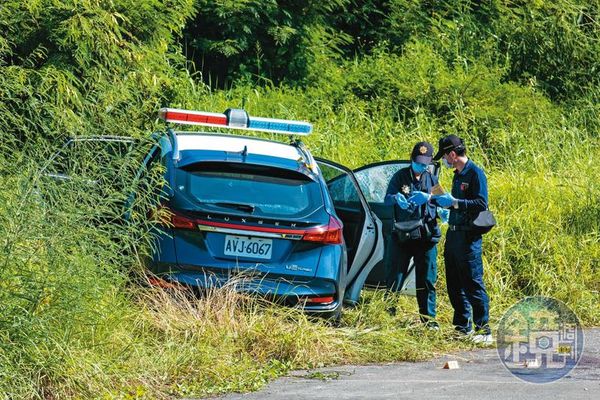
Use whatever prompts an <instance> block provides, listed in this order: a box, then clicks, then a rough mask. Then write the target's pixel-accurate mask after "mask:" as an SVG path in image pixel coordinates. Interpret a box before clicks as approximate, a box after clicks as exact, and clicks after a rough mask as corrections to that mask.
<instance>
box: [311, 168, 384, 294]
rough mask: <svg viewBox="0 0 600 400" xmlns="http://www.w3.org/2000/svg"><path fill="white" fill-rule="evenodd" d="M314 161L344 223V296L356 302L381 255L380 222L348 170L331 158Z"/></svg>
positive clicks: (382, 245) (382, 248) (382, 250)
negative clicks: (345, 266) (346, 255)
mask: <svg viewBox="0 0 600 400" xmlns="http://www.w3.org/2000/svg"><path fill="white" fill-rule="evenodd" d="M316 161H317V163H318V164H319V167H320V169H321V172H322V173H323V177H324V179H325V181H326V182H327V188H328V190H329V194H330V196H331V199H332V200H333V206H334V208H335V212H336V214H337V216H338V217H339V218H340V219H341V221H342V222H343V224H344V241H345V242H346V248H347V252H348V266H347V271H346V274H345V278H344V282H343V284H344V285H345V287H346V293H345V296H344V300H345V301H346V302H348V303H357V302H358V300H359V298H360V291H361V290H362V288H363V286H364V284H365V281H366V279H367V277H368V276H369V274H370V272H371V270H372V269H373V267H374V266H375V265H377V264H378V263H379V262H381V260H382V259H383V254H384V244H383V235H382V224H381V221H380V220H379V218H378V217H377V216H376V215H375V214H374V213H373V212H372V211H371V209H370V208H369V204H368V203H367V201H366V199H365V197H364V196H363V194H362V193H361V190H360V186H359V185H358V182H357V180H356V178H355V177H354V174H353V173H352V171H351V170H349V169H348V168H346V167H344V166H342V165H340V164H336V163H334V162H332V161H328V160H324V159H320V158H318V159H316Z"/></svg>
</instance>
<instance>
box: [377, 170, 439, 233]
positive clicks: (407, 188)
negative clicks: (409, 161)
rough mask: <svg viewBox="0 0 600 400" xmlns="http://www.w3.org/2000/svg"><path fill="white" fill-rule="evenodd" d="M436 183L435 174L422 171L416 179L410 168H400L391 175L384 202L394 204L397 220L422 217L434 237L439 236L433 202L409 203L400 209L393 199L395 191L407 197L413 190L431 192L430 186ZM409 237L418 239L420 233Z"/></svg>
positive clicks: (435, 209) (435, 208) (435, 207)
mask: <svg viewBox="0 0 600 400" xmlns="http://www.w3.org/2000/svg"><path fill="white" fill-rule="evenodd" d="M437 183H438V178H437V176H434V175H432V174H430V173H429V171H426V172H424V173H423V174H422V175H421V179H417V178H416V176H415V174H414V172H413V170H412V168H411V167H406V168H402V169H401V170H399V171H398V172H396V173H395V174H394V176H392V179H391V180H390V183H389V184H388V188H387V191H386V196H385V204H388V205H392V204H394V214H395V218H396V220H397V221H411V220H417V219H422V220H423V222H424V223H426V224H429V227H430V228H431V230H432V233H433V236H434V237H439V235H440V233H439V228H438V227H437V222H436V217H437V206H436V205H435V204H434V203H433V202H427V203H425V204H423V205H422V206H416V205H414V204H411V205H410V206H409V207H408V209H406V210H402V209H401V208H400V207H399V206H398V205H397V204H396V201H395V200H394V197H393V196H394V195H395V194H396V193H401V194H403V195H404V197H406V198H407V199H408V198H409V197H410V193H411V192H413V191H417V190H418V191H422V192H426V193H431V188H432V187H433V186H435V185H437ZM411 237H412V238H414V239H419V238H420V234H419V233H416V232H415V234H414V235H413V234H411Z"/></svg>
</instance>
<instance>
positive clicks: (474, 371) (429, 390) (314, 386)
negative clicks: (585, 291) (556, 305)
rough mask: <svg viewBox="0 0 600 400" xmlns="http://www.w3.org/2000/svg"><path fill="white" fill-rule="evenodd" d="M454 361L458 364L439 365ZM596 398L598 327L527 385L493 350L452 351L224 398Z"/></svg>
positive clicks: (293, 377) (292, 379) (302, 374)
mask: <svg viewBox="0 0 600 400" xmlns="http://www.w3.org/2000/svg"><path fill="white" fill-rule="evenodd" d="M449 360H456V361H458V363H459V366H460V368H459V369H454V370H448V369H443V368H442V367H443V365H444V364H445V362H446V361H449ZM460 397H471V398H477V399H502V400H505V399H511V400H512V399H536V398H537V399H539V400H541V399H549V398H552V399H600V328H594V329H588V330H586V331H585V345H584V351H583V355H582V357H581V360H580V362H579V364H578V365H577V367H576V368H575V369H574V370H573V371H571V372H570V373H569V374H568V375H567V376H565V377H563V378H562V379H560V380H558V381H555V382H552V383H546V384H534V383H526V382H523V381H521V380H520V379H518V378H516V377H514V376H513V375H512V374H511V373H510V372H509V371H508V370H507V369H506V368H505V367H504V366H503V365H502V363H501V362H500V359H499V358H498V355H497V353H496V349H485V350H476V351H471V352H465V353H459V354H451V355H446V356H443V357H439V358H436V359H433V360H430V361H425V362H418V363H408V362H402V363H394V364H384V365H364V366H341V367H334V368H323V369H318V370H311V371H294V372H293V373H292V374H290V375H289V376H287V377H284V378H280V379H277V380H275V381H274V382H272V383H271V384H269V385H268V386H267V387H266V388H265V389H263V390H260V391H258V392H254V393H248V394H229V395H227V396H224V397H221V398H222V399H228V400H233V399H248V400H249V399H267V400H268V399H286V400H291V399H311V400H315V399H336V400H343V399H366V398H368V399H419V400H422V399H449V398H460Z"/></svg>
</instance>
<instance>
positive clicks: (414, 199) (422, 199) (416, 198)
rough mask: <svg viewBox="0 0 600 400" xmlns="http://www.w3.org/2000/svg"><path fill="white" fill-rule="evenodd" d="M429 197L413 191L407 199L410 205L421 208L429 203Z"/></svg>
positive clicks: (427, 194)
mask: <svg viewBox="0 0 600 400" xmlns="http://www.w3.org/2000/svg"><path fill="white" fill-rule="evenodd" d="M430 197H431V195H430V194H429V193H425V192H419V191H414V192H412V194H411V196H410V197H409V198H408V201H409V202H410V203H414V204H416V205H418V206H422V205H423V204H425V203H427V202H428V201H429V198H430Z"/></svg>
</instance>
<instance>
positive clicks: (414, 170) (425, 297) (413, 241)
mask: <svg viewBox="0 0 600 400" xmlns="http://www.w3.org/2000/svg"><path fill="white" fill-rule="evenodd" d="M410 158H411V165H410V166H409V167H406V168H403V169H401V170H399V171H398V172H396V173H395V174H394V175H393V176H392V179H391V180H390V183H389V185H388V188H387V191H386V196H385V204H388V205H392V204H393V205H394V218H395V220H396V221H398V222H402V221H405V222H406V221H417V220H420V221H422V223H421V226H419V227H417V228H415V229H414V230H411V231H409V232H406V233H405V234H404V233H403V234H404V235H405V236H404V238H402V239H398V238H397V236H394V237H393V238H392V239H391V240H394V241H395V242H396V243H395V245H392V246H390V252H391V254H390V258H389V260H390V261H391V262H390V264H388V268H389V269H388V276H387V287H388V289H389V290H391V291H399V290H400V289H401V288H402V285H403V282H404V280H405V279H406V275H407V272H408V266H409V264H410V260H411V258H413V259H414V264H415V278H416V289H417V304H418V306H419V314H420V316H421V321H422V322H424V323H426V324H427V325H428V326H429V327H431V328H434V329H437V327H438V325H437V322H436V321H435V315H436V292H435V282H436V280H437V260H436V259H437V243H438V241H439V240H440V237H441V232H440V228H439V227H438V224H437V220H436V217H437V207H436V205H435V204H434V203H432V202H429V199H430V198H431V188H432V187H433V186H435V185H436V184H437V183H438V179H437V177H436V176H434V175H432V174H431V173H430V172H429V170H428V168H427V167H428V165H429V164H430V163H431V161H432V158H433V146H432V145H431V144H430V143H428V142H419V143H417V144H416V145H415V146H414V148H413V150H412V153H411V156H410Z"/></svg>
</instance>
